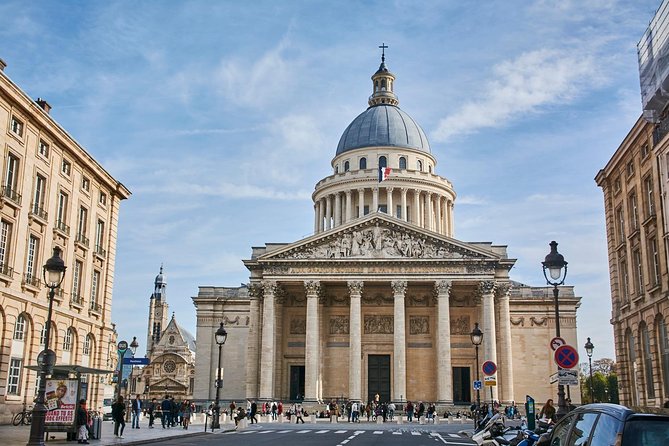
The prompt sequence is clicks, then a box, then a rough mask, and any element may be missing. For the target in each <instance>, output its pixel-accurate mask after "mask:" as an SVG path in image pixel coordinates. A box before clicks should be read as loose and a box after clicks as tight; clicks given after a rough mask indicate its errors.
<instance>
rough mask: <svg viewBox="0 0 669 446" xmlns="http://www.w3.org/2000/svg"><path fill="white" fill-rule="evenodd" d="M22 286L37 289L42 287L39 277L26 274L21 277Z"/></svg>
mask: <svg viewBox="0 0 669 446" xmlns="http://www.w3.org/2000/svg"><path fill="white" fill-rule="evenodd" d="M23 284H24V285H30V286H33V287H35V288H39V287H40V286H41V285H42V281H41V280H39V277H36V276H33V275H32V274H28V273H26V274H24V275H23Z"/></svg>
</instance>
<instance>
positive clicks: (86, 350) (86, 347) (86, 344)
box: [81, 333, 92, 356]
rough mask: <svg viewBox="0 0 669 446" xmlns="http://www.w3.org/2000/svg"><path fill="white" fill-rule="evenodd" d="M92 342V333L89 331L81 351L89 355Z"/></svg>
mask: <svg viewBox="0 0 669 446" xmlns="http://www.w3.org/2000/svg"><path fill="white" fill-rule="evenodd" d="M91 344H92V341H91V334H90V333H89V334H87V335H86V337H85V338H84V347H83V349H82V350H81V353H83V354H84V355H85V356H89V355H90V354H91Z"/></svg>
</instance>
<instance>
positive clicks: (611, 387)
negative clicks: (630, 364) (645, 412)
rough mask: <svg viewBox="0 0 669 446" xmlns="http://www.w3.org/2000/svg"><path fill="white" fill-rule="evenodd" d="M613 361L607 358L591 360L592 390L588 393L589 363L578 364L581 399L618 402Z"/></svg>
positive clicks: (616, 380) (588, 401) (587, 401)
mask: <svg viewBox="0 0 669 446" xmlns="http://www.w3.org/2000/svg"><path fill="white" fill-rule="evenodd" d="M615 365H616V364H615V362H614V361H613V360H612V359H609V358H601V359H596V360H594V361H592V392H593V394H592V395H591V394H590V365H589V363H581V364H580V367H579V369H580V375H581V401H583V403H584V404H588V403H590V402H593V401H594V402H604V403H616V404H618V403H619V396H618V377H617V376H616V374H615Z"/></svg>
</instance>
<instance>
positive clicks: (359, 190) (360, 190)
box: [356, 187, 365, 194]
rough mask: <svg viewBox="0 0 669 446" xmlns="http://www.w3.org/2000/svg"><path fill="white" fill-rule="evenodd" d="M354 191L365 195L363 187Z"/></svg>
mask: <svg viewBox="0 0 669 446" xmlns="http://www.w3.org/2000/svg"><path fill="white" fill-rule="evenodd" d="M356 190H357V191H358V193H359V194H363V193H365V188H364V187H359V188H357V189H356Z"/></svg>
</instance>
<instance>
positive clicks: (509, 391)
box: [497, 282, 514, 403]
mask: <svg viewBox="0 0 669 446" xmlns="http://www.w3.org/2000/svg"><path fill="white" fill-rule="evenodd" d="M510 293H511V284H510V283H507V282H503V283H498V284H497V302H498V304H499V306H498V308H499V344H500V345H499V347H500V353H501V354H502V357H501V358H500V361H501V364H500V366H499V372H498V373H499V374H500V375H501V378H502V379H501V383H502V392H501V398H502V400H503V401H504V402H505V403H510V402H511V401H514V396H513V354H512V349H513V342H511V310H510V309H509V294H510Z"/></svg>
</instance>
